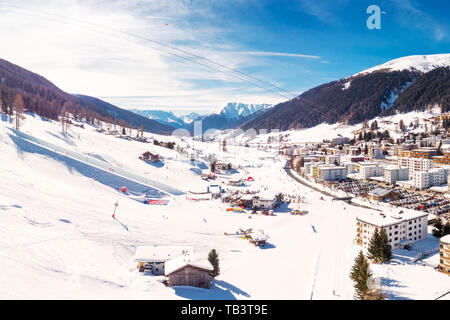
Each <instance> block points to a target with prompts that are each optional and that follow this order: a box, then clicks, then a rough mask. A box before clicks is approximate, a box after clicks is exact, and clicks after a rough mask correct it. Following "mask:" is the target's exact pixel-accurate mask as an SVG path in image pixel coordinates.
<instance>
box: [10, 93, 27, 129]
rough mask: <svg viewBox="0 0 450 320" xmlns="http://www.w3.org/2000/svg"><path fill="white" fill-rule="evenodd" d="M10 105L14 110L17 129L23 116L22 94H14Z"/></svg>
mask: <svg viewBox="0 0 450 320" xmlns="http://www.w3.org/2000/svg"><path fill="white" fill-rule="evenodd" d="M12 105H13V108H14V110H15V111H16V130H17V131H19V128H20V120H22V119H23V118H24V117H23V112H24V110H25V105H24V103H23V99H22V96H21V95H20V93H18V94H16V96H15V97H14V100H13V104H12Z"/></svg>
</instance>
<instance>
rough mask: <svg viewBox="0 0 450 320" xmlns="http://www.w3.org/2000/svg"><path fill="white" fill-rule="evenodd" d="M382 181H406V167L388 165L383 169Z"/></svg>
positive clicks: (407, 173) (407, 171)
mask: <svg viewBox="0 0 450 320" xmlns="http://www.w3.org/2000/svg"><path fill="white" fill-rule="evenodd" d="M383 178H384V182H385V183H387V184H396V183H397V181H406V180H408V178H409V168H408V167H396V166H390V167H386V168H384V169H383Z"/></svg>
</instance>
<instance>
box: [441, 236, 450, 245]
mask: <svg viewBox="0 0 450 320" xmlns="http://www.w3.org/2000/svg"><path fill="white" fill-rule="evenodd" d="M440 241H441V242H442V243H445V244H450V234H448V235H446V236H443V237H442V238H441V240H440Z"/></svg>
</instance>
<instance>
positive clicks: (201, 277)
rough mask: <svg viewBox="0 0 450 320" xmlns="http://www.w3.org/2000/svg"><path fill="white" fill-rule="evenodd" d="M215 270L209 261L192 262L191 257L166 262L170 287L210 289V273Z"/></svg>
mask: <svg viewBox="0 0 450 320" xmlns="http://www.w3.org/2000/svg"><path fill="white" fill-rule="evenodd" d="M213 270H214V268H213V267H212V266H211V263H209V261H207V260H205V261H199V260H192V259H191V257H190V256H189V255H186V256H180V257H178V258H174V259H171V260H169V261H167V262H166V271H165V274H166V277H167V284H168V285H169V287H174V286H190V287H198V288H205V289H209V288H210V282H211V279H212V277H211V275H210V272H211V271H213Z"/></svg>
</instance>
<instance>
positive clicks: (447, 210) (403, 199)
mask: <svg viewBox="0 0 450 320" xmlns="http://www.w3.org/2000/svg"><path fill="white" fill-rule="evenodd" d="M326 185H327V186H328V187H329V188H331V189H333V190H340V191H344V192H347V193H351V194H355V195H358V196H363V195H364V194H366V193H368V192H370V191H372V190H374V189H376V188H385V186H383V185H382V184H378V183H374V182H365V181H359V180H351V179H346V180H343V181H333V182H327V183H326ZM395 192H396V193H397V199H396V200H394V199H385V200H383V202H386V203H389V204H391V205H394V206H397V207H402V208H407V209H412V210H417V211H423V212H427V213H431V214H434V215H436V216H439V217H440V218H441V219H443V220H447V221H450V199H447V198H444V197H443V196H439V195H430V194H428V193H427V192H425V191H421V192H419V191H408V190H404V189H401V188H396V189H395Z"/></svg>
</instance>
